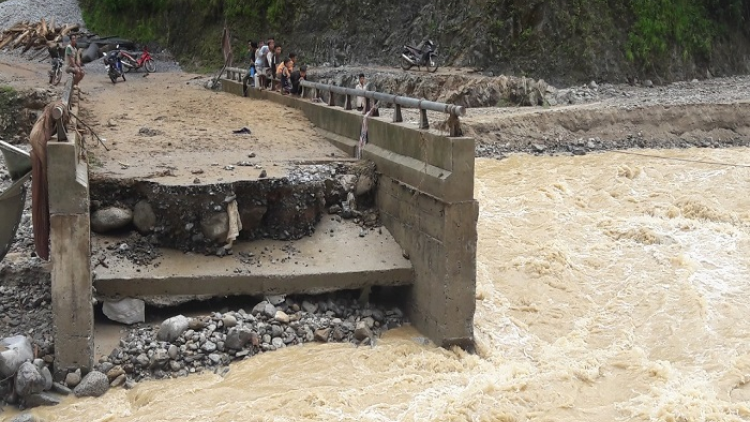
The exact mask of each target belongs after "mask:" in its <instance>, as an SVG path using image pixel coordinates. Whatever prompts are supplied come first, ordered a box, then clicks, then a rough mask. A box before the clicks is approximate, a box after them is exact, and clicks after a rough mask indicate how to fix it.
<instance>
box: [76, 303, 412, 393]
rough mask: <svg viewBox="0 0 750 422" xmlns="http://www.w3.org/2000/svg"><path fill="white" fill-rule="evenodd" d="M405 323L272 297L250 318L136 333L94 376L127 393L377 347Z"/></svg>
mask: <svg viewBox="0 0 750 422" xmlns="http://www.w3.org/2000/svg"><path fill="white" fill-rule="evenodd" d="M403 323H404V316H403V313H402V312H401V310H399V309H398V308H390V309H386V308H384V307H380V306H374V305H370V304H365V305H362V304H360V302H359V301H358V300H355V299H346V298H337V299H327V300H320V301H314V300H312V299H311V300H303V301H301V302H299V301H295V300H292V299H286V298H284V297H271V298H268V300H265V301H262V302H260V303H258V304H257V305H256V306H255V307H253V309H252V311H251V312H249V313H248V312H245V311H244V310H239V311H237V312H226V313H223V314H222V313H214V314H212V315H210V316H205V317H195V318H188V317H185V316H183V315H178V316H175V317H172V318H169V319H167V320H165V321H164V322H163V323H162V324H161V326H159V327H158V329H157V328H154V327H147V328H138V329H133V330H131V331H130V333H129V334H128V335H127V336H126V338H124V339H123V340H121V342H120V346H119V347H117V348H116V349H114V350H113V351H112V353H111V354H110V355H109V356H108V357H106V358H103V359H101V360H100V362H99V363H98V366H97V368H96V369H97V370H98V371H100V372H102V373H104V374H106V375H107V378H108V380H109V382H110V383H111V385H112V386H120V385H124V386H126V387H129V386H132V385H133V384H134V382H137V381H140V380H142V379H147V378H168V377H176V376H186V375H188V374H191V373H196V372H202V371H204V370H210V369H214V370H216V369H217V368H221V367H224V366H226V365H227V364H229V363H230V362H232V361H234V360H238V359H244V358H247V357H250V356H253V355H256V354H258V353H262V352H267V351H272V350H278V349H282V348H285V347H290V346H295V345H299V344H303V343H309V342H323V343H325V342H353V343H355V344H358V345H374V343H375V339H376V338H377V336H378V335H379V334H380V333H381V332H383V331H385V330H388V329H391V328H395V327H399V326H401V325H402V324H403ZM74 380H75V377H74ZM68 386H69V387H70V386H71V385H70V384H68Z"/></svg>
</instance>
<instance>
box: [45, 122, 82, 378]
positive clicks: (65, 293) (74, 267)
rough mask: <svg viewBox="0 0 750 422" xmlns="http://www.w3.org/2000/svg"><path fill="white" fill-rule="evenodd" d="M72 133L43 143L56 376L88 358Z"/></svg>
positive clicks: (78, 174) (78, 170) (78, 169)
mask: <svg viewBox="0 0 750 422" xmlns="http://www.w3.org/2000/svg"><path fill="white" fill-rule="evenodd" d="M73 138H74V137H73V136H71V141H72V142H50V143H49V144H47V174H48V175H49V177H48V179H49V209H50V259H51V261H52V312H53V319H54V325H55V363H54V369H55V375H56V377H57V378H60V377H61V376H63V375H64V374H65V373H66V372H68V371H71V370H75V369H77V368H82V369H83V370H84V371H85V370H90V369H91V368H92V366H93V360H94V309H93V304H92V288H91V286H92V284H91V264H90V255H91V233H90V222H89V186H88V166H87V164H86V162H85V160H79V159H78V157H79V155H78V151H77V147H76V142H75V139H73Z"/></svg>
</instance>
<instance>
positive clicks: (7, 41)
mask: <svg viewBox="0 0 750 422" xmlns="http://www.w3.org/2000/svg"><path fill="white" fill-rule="evenodd" d="M11 41H13V36H12V35H10V34H7V35H5V37H4V38H3V39H2V41H0V50H2V49H3V48H5V46H6V45H8V44H10V42H11Z"/></svg>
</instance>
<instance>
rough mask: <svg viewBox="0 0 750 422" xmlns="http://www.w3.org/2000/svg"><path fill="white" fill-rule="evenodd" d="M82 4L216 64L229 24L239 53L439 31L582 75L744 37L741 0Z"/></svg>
mask: <svg viewBox="0 0 750 422" xmlns="http://www.w3.org/2000/svg"><path fill="white" fill-rule="evenodd" d="M80 4H81V7H82V9H83V11H84V18H85V19H86V22H87V25H88V27H89V28H90V29H92V30H93V31H95V32H97V33H99V34H101V35H119V36H122V37H127V38H131V39H133V40H134V41H136V42H155V43H158V44H160V45H163V46H167V47H169V48H170V50H172V52H173V53H175V54H176V55H177V56H178V57H179V58H180V62H181V63H182V64H183V65H187V66H188V68H190V69H193V70H194V69H205V68H215V67H217V66H218V65H220V64H221V62H222V55H221V47H220V40H221V33H222V29H223V27H224V25H225V24H227V25H228V26H229V28H230V33H231V35H232V37H233V38H232V45H233V47H234V50H235V51H234V53H235V58H236V60H235V61H241V60H242V59H240V58H243V56H244V54H245V45H246V41H247V40H248V39H254V40H258V39H260V38H261V37H266V36H268V35H276V36H277V39H278V40H279V41H280V42H281V43H282V44H285V43H289V42H290V41H294V45H295V47H294V48H295V49H299V50H298V51H297V52H298V53H302V54H305V53H307V54H312V53H314V54H316V55H317V57H316V58H318V59H320V58H321V56H322V58H323V60H324V61H325V60H327V59H328V58H329V57H331V52H332V51H336V49H341V48H342V46H346V45H348V47H352V48H353V50H355V51H356V50H364V49H368V50H369V51H372V53H373V60H374V61H385V60H389V59H392V57H391V53H390V50H389V48H392V47H393V46H394V45H395V44H394V42H395V43H396V44H397V43H399V42H401V41H400V40H401V39H402V38H405V39H408V38H412V39H414V38H417V37H421V36H424V35H425V34H426V35H429V36H431V37H434V38H435V39H436V41H438V44H439V45H440V49H441V50H440V51H441V53H442V54H444V56H442V57H446V58H448V56H450V59H452V58H456V57H458V56H462V55H463V56H464V58H465V57H472V58H477V62H478V63H477V64H478V65H480V66H492V65H494V64H498V63H500V64H509V65H508V66H510V67H512V71H513V72H515V73H518V72H520V71H521V69H523V70H526V71H527V72H528V73H529V74H539V73H542V74H545V73H548V74H561V73H562V74H565V75H566V76H567V77H579V75H581V76H580V77H583V75H588V76H586V77H587V78H588V77H591V76H593V75H602V74H607V75H608V76H612V75H615V74H619V75H620V76H622V75H623V74H624V73H631V72H632V73H640V74H645V73H649V74H664V73H669V72H670V71H671V69H672V68H674V67H675V65H676V66H677V67H680V66H683V67H684V68H690V67H691V66H689V64H690V63H693V64H697V65H698V67H699V68H705V67H706V66H708V64H709V63H710V61H711V59H712V52H713V51H714V50H715V49H716V47H717V46H724V50H723V51H724V52H726V51H727V46H729V48H731V45H732V43H731V41H729V40H730V39H732V40H734V38H732V37H735V36H736V35H737V34H742V37H743V38H744V39H745V40H747V41H750V25H749V24H750V1H748V0H624V1H623V0H559V1H550V0H525V1H520V0H476V1H474V2H472V3H471V6H468V7H467V6H466V5H463V4H461V5H457V4H456V3H455V2H452V1H450V0H430V1H427V0H417V1H415V2H409V4H408V6H406V5H401V4H400V3H399V2H397V1H395V0H381V1H380V2H361V1H356V0H337V1H335V2H307V1H303V0H153V1H151V0H81V1H80ZM477 28H481V29H480V30H477ZM394 36H395V37H394ZM735 38H736V37H735ZM386 40H387V43H386ZM300 41H304V42H303V43H301V42H300ZM348 47H347V48H348ZM714 55H715V54H714ZM684 65H688V66H684ZM559 66H562V67H563V69H559V68H558V67H559ZM540 69H541V70H540Z"/></svg>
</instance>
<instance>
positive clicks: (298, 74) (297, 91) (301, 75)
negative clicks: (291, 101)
mask: <svg viewBox="0 0 750 422" xmlns="http://www.w3.org/2000/svg"><path fill="white" fill-rule="evenodd" d="M290 79H291V81H292V94H294V95H302V86H301V85H300V83H299V82H300V81H302V80H307V66H305V65H302V66H300V68H299V70H295V71H294V72H292V75H291V76H290Z"/></svg>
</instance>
